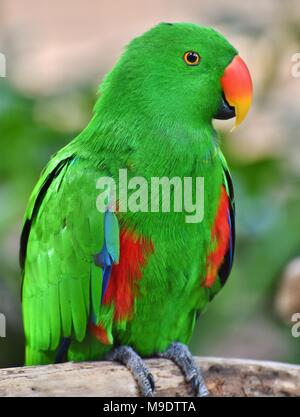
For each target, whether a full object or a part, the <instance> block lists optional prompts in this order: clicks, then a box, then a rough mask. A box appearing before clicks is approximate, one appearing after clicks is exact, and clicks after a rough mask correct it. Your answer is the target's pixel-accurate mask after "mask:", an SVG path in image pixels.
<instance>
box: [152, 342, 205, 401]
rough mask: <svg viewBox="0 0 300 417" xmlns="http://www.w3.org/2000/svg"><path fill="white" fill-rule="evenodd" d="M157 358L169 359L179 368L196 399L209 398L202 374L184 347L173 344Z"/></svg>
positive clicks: (179, 344) (177, 343)
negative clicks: (194, 392)
mask: <svg viewBox="0 0 300 417" xmlns="http://www.w3.org/2000/svg"><path fill="white" fill-rule="evenodd" d="M158 356H159V357H161V358H165V359H170V360H172V361H173V362H175V363H176V365H178V366H179V368H180V369H181V371H182V372H183V374H184V376H185V379H186V381H187V382H188V383H190V384H191V385H192V388H193V390H194V391H196V396H197V397H208V396H209V391H208V389H207V388H206V385H205V383H204V379H203V376H202V373H201V371H200V369H199V368H198V366H197V365H196V363H195V361H194V358H193V356H192V354H191V352H190V351H189V349H188V347H187V346H186V345H184V344H182V343H179V342H174V343H172V344H171V346H170V347H169V348H168V349H167V350H166V351H165V352H163V353H159V355H158Z"/></svg>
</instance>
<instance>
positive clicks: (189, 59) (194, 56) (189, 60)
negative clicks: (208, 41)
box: [183, 51, 200, 66]
mask: <svg viewBox="0 0 300 417" xmlns="http://www.w3.org/2000/svg"><path fill="white" fill-rule="evenodd" d="M183 60H184V62H185V63H186V64H188V65H191V66H195V65H198V64H199V62H200V55H199V54H198V52H195V51H188V52H186V53H185V54H184V55H183Z"/></svg>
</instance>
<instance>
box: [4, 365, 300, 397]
mask: <svg viewBox="0 0 300 417" xmlns="http://www.w3.org/2000/svg"><path fill="white" fill-rule="evenodd" d="M196 360H197V362H198V364H199V365H201V368H202V370H203V374H204V378H205V381H206V384H207V387H208V389H209V390H210V393H211V395H212V396H242V397H253V396H300V366H296V365H288V364H282V363H275V362H260V361H252V360H251V361H250V360H240V359H217V358H196ZM146 363H147V365H148V366H149V368H150V369H151V371H152V373H153V376H154V379H155V381H156V396H158V397H159V396H171V397H173V396H192V395H193V393H192V392H191V389H190V387H189V386H188V385H187V384H186V383H185V382H184V380H183V377H182V375H181V372H180V371H179V369H178V368H177V366H176V365H174V364H173V363H172V362H170V361H168V360H163V359H149V360H146ZM138 395H139V393H138V391H137V388H136V384H135V381H134V379H133V378H132V376H131V374H130V372H129V371H128V370H127V369H126V368H125V367H124V366H122V365H119V364H117V363H112V362H84V363H76V364H75V363H71V362H69V363H65V364H62V365H47V366H37V367H24V368H11V369H2V370H1V369H0V397H3V396H4V397H6V396H24V397H29V396H98V397H106V396H107V397H134V396H138Z"/></svg>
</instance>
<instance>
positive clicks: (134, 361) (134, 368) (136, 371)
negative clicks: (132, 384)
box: [107, 346, 155, 397]
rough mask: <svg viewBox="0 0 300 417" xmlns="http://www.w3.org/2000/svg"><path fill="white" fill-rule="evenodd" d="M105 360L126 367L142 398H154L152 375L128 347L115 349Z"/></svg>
mask: <svg viewBox="0 0 300 417" xmlns="http://www.w3.org/2000/svg"><path fill="white" fill-rule="evenodd" d="M107 359H108V360H111V361H116V362H120V363H122V364H123V365H125V366H126V367H127V369H128V370H129V371H130V372H131V374H132V376H133V377H134V379H135V380H136V382H137V384H138V387H139V390H140V392H141V395H142V396H143V397H154V390H155V383H154V378H153V375H152V374H151V373H150V371H149V369H148V368H147V367H146V365H145V363H144V362H143V360H142V358H141V357H140V356H139V355H138V354H137V353H136V352H135V351H134V350H133V349H132V348H131V347H130V346H120V347H117V348H115V349H114V350H113V351H112V352H110V353H109V355H108V357H107Z"/></svg>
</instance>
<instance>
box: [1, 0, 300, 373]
mask: <svg viewBox="0 0 300 417" xmlns="http://www.w3.org/2000/svg"><path fill="white" fill-rule="evenodd" d="M299 20H300V8H299V4H298V2H297V1H296V0H295V1H292V0H288V1H285V2H283V1H279V0H278V1H276V0H272V1H271V0H270V1H268V0H259V1H258V0H255V1H252V2H249V4H246V2H239V1H238V0H226V1H225V0H220V1H218V2H212V1H211V0H205V1H201V0H197V1H196V0H186V1H184V2H183V1H176V0H173V1H171V0H160V1H158V0H152V1H151V2H150V1H149V2H148V1H138V0H127V1H124V2H115V1H110V2H109V1H96V0H85V1H78V2H74V1H71V0H61V1H58V0H55V1H53V2H51V3H49V2H44V1H41V0H27V1H26V2H23V4H22V3H21V2H19V1H17V0H2V1H0V52H1V53H3V54H5V56H6V60H7V77H6V78H0V140H1V142H0V143H1V147H0V248H1V249H0V313H4V314H5V316H6V319H7V337H6V338H0V367H8V366H17V365H21V364H22V361H23V348H24V340H23V331H22V320H21V306H20V283H21V278H20V271H19V266H18V240H19V235H20V231H21V224H22V216H23V214H24V211H25V207H26V203H27V200H28V197H29V195H30V192H31V190H32V188H33V186H34V184H35V182H36V180H37V178H38V175H39V173H40V171H41V169H42V168H43V166H44V165H45V164H46V162H47V161H48V160H49V158H50V156H51V155H52V154H53V153H54V152H55V151H56V150H57V149H59V148H61V147H62V146H63V145H65V144H66V143H67V142H68V141H69V140H71V139H72V138H73V137H74V136H75V135H76V134H77V133H78V132H79V131H80V130H81V129H82V127H84V126H85V124H86V123H87V121H88V120H89V118H90V116H91V110H92V106H93V103H94V102H95V97H96V91H97V84H98V83H100V81H101V79H102V77H103V75H104V73H105V72H106V71H108V70H109V69H110V68H111V66H112V65H113V64H114V62H115V60H116V59H117V57H118V55H119V54H120V53H121V51H122V48H123V46H124V45H125V44H126V43H127V42H128V41H129V40H130V39H131V38H132V37H133V36H136V35H138V34H140V33H141V32H143V31H145V30H147V29H148V28H150V27H151V26H152V25H154V24H157V23H158V22H160V21H170V22H173V21H192V22H194V23H199V24H204V25H211V26H213V27H215V28H216V29H218V30H219V31H221V32H222V33H224V34H225V36H226V37H227V38H228V39H229V40H230V41H231V42H232V43H233V44H234V45H235V46H236V48H237V49H238V50H239V51H240V54H241V56H242V57H243V58H244V59H245V61H246V62H247V64H248V65H249V68H250V71H251V73H252V76H253V81H254V103H253V107H252V111H251V113H250V115H249V117H248V118H247V120H246V121H245V122H244V124H243V126H242V127H241V128H239V129H238V130H237V131H234V132H233V133H232V134H229V133H228V132H229V129H228V125H227V124H226V123H224V122H223V123H218V128H220V129H221V132H222V136H223V147H224V152H225V155H226V157H227V158H228V161H229V163H230V166H231V169H232V175H233V179H234V184H235V190H236V202H237V250H236V258H235V264H234V268H233V272H232V275H231V277H230V279H229V281H228V284H227V285H226V287H225V288H224V290H223V291H222V293H220V295H219V296H218V297H216V299H215V300H214V301H213V303H212V304H211V305H210V307H209V308H208V310H207V312H206V314H205V315H203V317H201V319H200V321H199V323H198V325H197V329H196V332H195V335H194V337H193V340H192V343H191V347H192V350H193V352H194V353H196V354H200V355H209V356H212V355H213V356H231V357H246V358H258V359H266V360H280V361H286V362H296V363H300V339H299V338H298V339H297V338H293V337H292V335H291V322H290V317H291V315H289V314H290V313H292V312H296V311H293V310H289V307H287V308H285V309H282V308H280V306H281V305H282V303H281V301H280V299H279V301H278V297H279V298H280V294H279V293H280V291H279V288H280V287H281V285H282V276H283V271H284V269H285V267H286V265H288V263H289V262H290V261H291V260H292V259H294V258H295V257H297V256H299V254H300V233H299V231H300V215H299V208H300V192H299V190H300V188H299V186H300V163H299V161H300V140H299V139H300V138H299V129H300V118H299V109H300V78H299V77H295V76H293V75H292V74H293V73H292V66H293V62H292V57H293V55H294V54H295V53H297V52H300V25H299ZM298 272H299V271H298ZM296 275H297V271H296ZM299 275H300V273H299ZM299 287H300V286H299ZM298 299H300V292H299V295H298ZM276 300H277V301H276ZM285 301H286V300H285ZM287 304H288V301H287ZM285 305H286V304H285ZM298 305H299V311H300V302H299V304H298ZM293 308H295V307H293ZM283 310H284V311H283Z"/></svg>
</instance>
